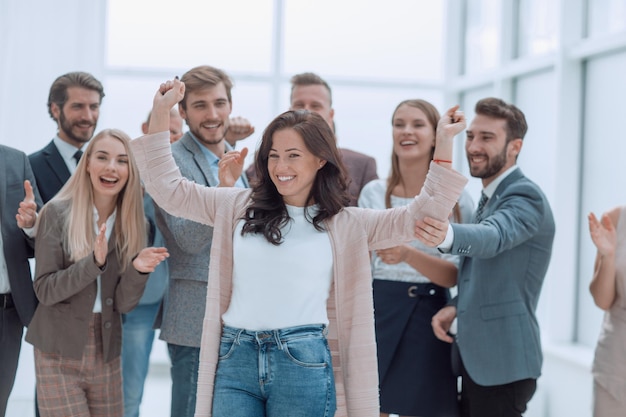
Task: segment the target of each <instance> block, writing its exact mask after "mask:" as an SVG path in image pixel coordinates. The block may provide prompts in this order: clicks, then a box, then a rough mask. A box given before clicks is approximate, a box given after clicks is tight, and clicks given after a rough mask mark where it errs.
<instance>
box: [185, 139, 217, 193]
mask: <svg viewBox="0 0 626 417" xmlns="http://www.w3.org/2000/svg"><path fill="white" fill-rule="evenodd" d="M181 141H182V144H183V146H184V147H185V149H187V151H189V152H190V153H191V154H192V155H193V160H194V162H195V164H196V166H197V167H198V169H199V170H200V171H201V172H202V175H203V176H204V180H205V185H210V186H211V187H217V185H218V184H219V178H217V177H216V176H215V175H213V172H212V171H211V167H210V165H209V161H207V159H206V156H204V153H203V152H202V149H200V146H199V145H198V144H197V143H196V141H194V140H193V138H192V137H191V135H190V134H189V132H187V133H185V135H184V136H183V137H182V139H181Z"/></svg>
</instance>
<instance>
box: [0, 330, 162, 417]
mask: <svg viewBox="0 0 626 417" xmlns="http://www.w3.org/2000/svg"><path fill="white" fill-rule="evenodd" d="M150 360H151V364H150V370H149V371H148V378H147V379H146V385H145V387H144V394H143V401H142V403H141V410H140V415H141V416H142V417H143V416H146V417H169V415H170V396H171V382H170V369H169V359H168V357H167V347H166V344H165V342H163V341H161V340H158V339H155V341H154V348H153V350H152V355H151V357H150ZM34 394H35V370H34V364H33V349H32V346H31V345H30V344H28V343H26V342H24V344H23V345H22V352H21V356H20V364H19V368H18V371H17V377H16V380H15V385H14V387H13V391H12V392H11V397H10V398H9V404H8V408H7V412H6V417H34V416H35V408H34V407H35V405H34Z"/></svg>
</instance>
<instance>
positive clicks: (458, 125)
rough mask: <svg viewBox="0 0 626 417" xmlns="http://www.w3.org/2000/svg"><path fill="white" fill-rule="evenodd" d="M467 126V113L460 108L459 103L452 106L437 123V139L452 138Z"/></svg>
mask: <svg viewBox="0 0 626 417" xmlns="http://www.w3.org/2000/svg"><path fill="white" fill-rule="evenodd" d="M466 126H467V121H466V120H465V114H464V113H463V112H462V111H461V110H459V105H458V104H457V105H456V106H453V107H450V108H449V109H448V111H446V112H445V113H444V114H443V116H441V119H439V123H437V140H439V139H440V138H441V139H452V138H454V137H455V136H456V135H458V134H459V133H461V132H462V131H463V130H465V127H466Z"/></svg>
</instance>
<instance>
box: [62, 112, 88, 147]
mask: <svg viewBox="0 0 626 417" xmlns="http://www.w3.org/2000/svg"><path fill="white" fill-rule="evenodd" d="M59 130H61V131H63V133H65V135H66V136H67V137H68V138H69V139H70V140H72V141H74V142H77V143H87V142H89V140H90V139H91V137H92V136H93V132H94V131H95V130H96V125H95V123H94V125H93V129H92V130H91V135H89V137H88V138H87V139H85V138H83V137H80V136H76V135H74V133H72V125H70V124H68V122H67V119H66V118H65V114H63V110H61V113H60V114H59Z"/></svg>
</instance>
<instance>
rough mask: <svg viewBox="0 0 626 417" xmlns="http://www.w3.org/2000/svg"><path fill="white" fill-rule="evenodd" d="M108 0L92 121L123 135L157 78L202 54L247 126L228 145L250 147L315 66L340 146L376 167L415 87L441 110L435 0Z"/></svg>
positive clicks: (140, 115)
mask: <svg viewBox="0 0 626 417" xmlns="http://www.w3.org/2000/svg"><path fill="white" fill-rule="evenodd" d="M108 3H109V7H108V23H107V29H106V33H107V36H106V39H107V53H106V60H105V68H106V73H107V77H106V86H107V97H106V99H105V100H106V107H104V109H103V114H102V117H101V120H102V123H101V125H102V126H104V125H115V126H118V127H120V128H122V129H124V130H126V131H128V132H129V133H130V134H131V135H133V136H134V135H137V134H139V128H140V125H141V122H142V121H143V120H144V119H145V117H146V114H147V112H148V110H149V108H150V105H151V100H152V95H153V92H154V91H155V89H156V87H157V86H158V84H159V83H160V82H161V81H162V80H164V79H167V78H171V77H173V76H174V75H181V74H182V73H184V72H185V71H187V70H188V69H190V68H192V67H193V66H196V65H203V64H208V65H213V66H216V67H219V68H222V69H224V70H225V71H226V72H228V73H229V75H231V77H232V78H233V80H234V83H235V87H234V89H233V114H232V115H233V116H243V117H246V118H248V119H249V120H250V121H251V122H252V123H253V124H254V125H255V127H256V133H255V134H254V135H253V137H250V138H248V139H246V140H245V141H243V142H242V143H241V145H239V146H248V147H251V148H255V147H256V144H257V142H258V140H259V138H260V136H261V134H262V131H263V128H264V127H265V126H266V125H267V124H268V123H269V121H270V120H271V119H272V118H273V117H274V116H276V115H277V114H278V113H279V112H282V111H284V110H287V108H288V106H289V88H290V87H289V79H290V77H291V76H292V75H293V74H295V73H299V72H305V71H313V72H316V73H318V74H319V75H320V76H322V77H323V78H325V79H326V80H327V81H328V82H329V84H330V85H331V87H332V89H333V95H334V97H333V106H334V108H335V113H336V118H335V119H336V124H337V133H338V137H339V141H340V146H342V147H347V148H351V149H354V150H357V151H361V152H364V153H367V154H369V155H372V156H374V157H375V158H376V159H377V161H378V165H379V175H380V176H386V175H387V173H388V171H389V154H390V149H391V147H390V143H391V136H390V135H391V129H390V122H389V120H390V118H391V113H392V112H393V109H394V108H395V106H396V104H398V103H399V102H400V101H402V100H404V99H409V98H418V97H419V98H425V99H427V100H430V101H432V102H433V104H435V105H436V106H437V107H438V108H439V109H441V110H443V109H442V106H443V104H444V103H443V93H442V89H441V87H442V82H443V51H444V48H443V41H444V39H443V38H444V30H443V28H444V17H445V16H444V12H445V7H444V6H445V2H444V1H443V0H438V1H417V2H414V1H404V0H391V1H389V2H386V3H385V6H384V7H381V4H380V3H379V2H377V1H373V0H347V1H341V2H336V1H332V0H315V1H312V0H234V1H228V2H217V1H207V2H197V1H193V0H180V1H177V2H173V1H167V0H157V1H152V0H150V1H148V0H109V2H108ZM155 22H161V23H159V24H155ZM249 158H250V159H251V158H252V153H251V154H250V156H249Z"/></svg>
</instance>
